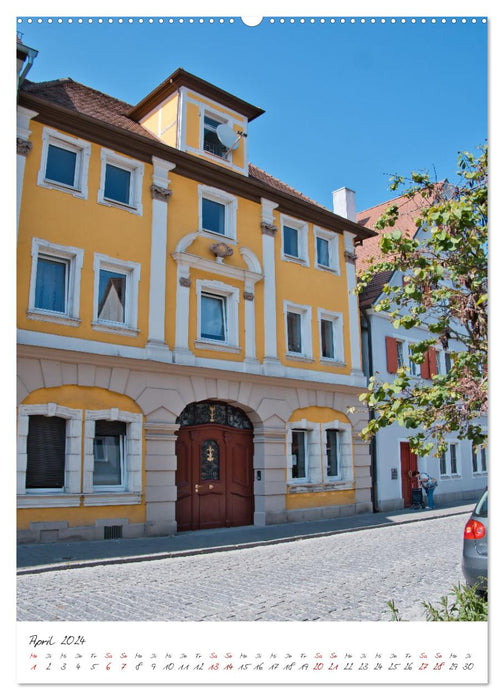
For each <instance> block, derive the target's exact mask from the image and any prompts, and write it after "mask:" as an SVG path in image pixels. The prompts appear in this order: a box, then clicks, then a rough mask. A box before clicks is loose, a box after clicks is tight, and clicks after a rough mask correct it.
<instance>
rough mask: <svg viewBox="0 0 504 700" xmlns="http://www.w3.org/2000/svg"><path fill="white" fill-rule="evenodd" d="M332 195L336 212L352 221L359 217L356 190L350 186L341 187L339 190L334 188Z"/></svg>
mask: <svg viewBox="0 0 504 700" xmlns="http://www.w3.org/2000/svg"><path fill="white" fill-rule="evenodd" d="M332 196H333V210H334V213H335V214H338V216H343V217H345V219H349V220H350V221H355V220H356V218H357V216H356V211H355V192H354V191H353V190H351V189H349V188H348V187H340V189H339V190H334V192H333V193H332Z"/></svg>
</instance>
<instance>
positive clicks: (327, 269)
mask: <svg viewBox="0 0 504 700" xmlns="http://www.w3.org/2000/svg"><path fill="white" fill-rule="evenodd" d="M315 269H316V270H320V271H321V272H330V273H331V274H332V275H336V276H337V277H340V276H341V273H340V271H339V270H338V268H337V267H325V265H318V264H316V265H315Z"/></svg>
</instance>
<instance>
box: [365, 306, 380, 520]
mask: <svg viewBox="0 0 504 700" xmlns="http://www.w3.org/2000/svg"><path fill="white" fill-rule="evenodd" d="M361 321H362V327H363V329H365V330H366V333H367V351H368V352H367V354H368V357H367V367H365V368H364V369H365V373H366V379H369V377H371V376H372V374H373V338H372V333H371V321H370V320H369V318H368V317H367V315H366V312H365V311H362V312H361ZM374 415H375V413H374V410H373V409H370V410H369V416H370V418H374ZM371 500H372V503H373V511H374V512H375V513H378V512H379V511H380V509H379V507H378V475H377V468H376V438H375V437H374V436H373V437H372V438H371Z"/></svg>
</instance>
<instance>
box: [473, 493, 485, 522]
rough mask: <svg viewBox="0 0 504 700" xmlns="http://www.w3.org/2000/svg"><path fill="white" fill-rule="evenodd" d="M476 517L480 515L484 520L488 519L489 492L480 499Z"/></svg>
mask: <svg viewBox="0 0 504 700" xmlns="http://www.w3.org/2000/svg"><path fill="white" fill-rule="evenodd" d="M474 514H475V515H480V516H481V517H482V518H488V491H485V493H484V494H483V496H482V497H481V498H480V500H479V502H478V505H477V506H476V508H475V509H474Z"/></svg>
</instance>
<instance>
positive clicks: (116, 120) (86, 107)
mask: <svg viewBox="0 0 504 700" xmlns="http://www.w3.org/2000/svg"><path fill="white" fill-rule="evenodd" d="M23 92H26V93H28V94H30V95H33V96H34V97H39V98H41V99H43V100H47V101H48V102H53V103H55V104H57V105H60V106H61V107H65V108H66V109H70V110H72V111H74V112H78V113H80V114H84V115H86V116H88V117H93V118H94V119H100V120H101V121H104V122H106V123H107V124H112V125H114V126H118V127H120V128H121V129H126V130H127V131H133V132H134V133H135V134H140V135H141V136H147V137H148V138H151V139H153V140H154V141H157V142H159V139H157V138H156V137H155V136H154V134H152V133H151V132H150V131H147V129H144V128H143V126H141V125H140V124H138V122H135V121H133V120H132V119H130V118H129V117H127V116H126V114H127V112H128V111H129V110H130V109H131V105H129V104H128V103H127V102H122V101H121V100H117V99H116V98H115V97H110V95H105V94H104V93H103V92H99V91H98V90H94V89H93V88H90V87H87V85H82V84H81V83H76V82H75V81H74V80H72V78H60V79H59V80H51V81H48V82H44V83H32V82H30V81H28V80H27V81H25V83H24V84H23Z"/></svg>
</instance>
